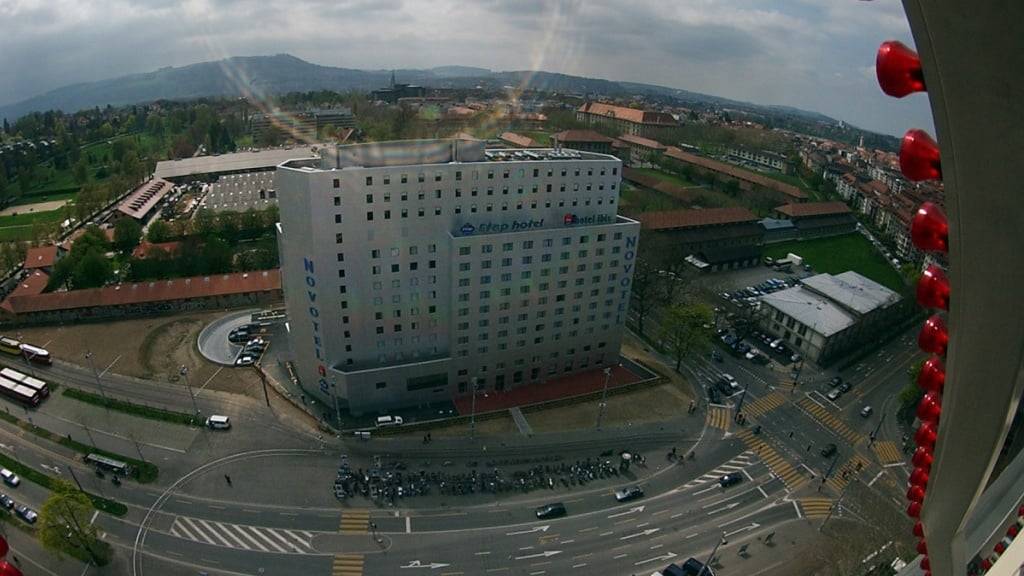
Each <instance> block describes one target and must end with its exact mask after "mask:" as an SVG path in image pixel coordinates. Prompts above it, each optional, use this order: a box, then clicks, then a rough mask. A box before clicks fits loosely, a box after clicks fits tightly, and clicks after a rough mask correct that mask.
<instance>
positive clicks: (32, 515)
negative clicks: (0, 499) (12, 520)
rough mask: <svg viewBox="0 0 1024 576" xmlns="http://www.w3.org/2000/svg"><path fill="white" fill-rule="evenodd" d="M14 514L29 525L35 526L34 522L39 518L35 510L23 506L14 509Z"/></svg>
mask: <svg viewBox="0 0 1024 576" xmlns="http://www.w3.org/2000/svg"><path fill="white" fill-rule="evenodd" d="M14 513H15V514H17V515H18V517H20V518H21V519H22V520H24V521H25V522H28V523H29V524H35V523H36V520H37V519H38V518H39V514H36V511H35V510H33V509H31V508H29V507H28V506H24V505H22V506H17V507H15V509H14Z"/></svg>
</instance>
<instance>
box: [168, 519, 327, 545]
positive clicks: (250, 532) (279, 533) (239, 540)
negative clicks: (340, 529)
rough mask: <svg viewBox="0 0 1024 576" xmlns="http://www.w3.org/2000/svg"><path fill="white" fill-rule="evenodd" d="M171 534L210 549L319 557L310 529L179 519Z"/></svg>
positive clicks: (174, 523) (172, 527)
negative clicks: (200, 543)
mask: <svg viewBox="0 0 1024 576" xmlns="http://www.w3.org/2000/svg"><path fill="white" fill-rule="evenodd" d="M170 533H171V534H172V535H174V536H176V537H178V538H183V539H185V540H192V541H193V542H202V543H204V544H210V545H211V546H221V547H225V548H236V549H239V550H250V551H252V552H272V553H282V554H317V553H318V552H317V550H316V549H314V548H313V546H312V544H311V542H312V540H313V533H312V532H309V531H307V530H285V529H283V528H264V527H261V526H247V525H243V524H229V523H226V522H214V521H212V520H201V519H199V518H189V517H188V516H176V517H175V518H174V522H173V523H172V524H171V530H170Z"/></svg>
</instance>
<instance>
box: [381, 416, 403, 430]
mask: <svg viewBox="0 0 1024 576" xmlns="http://www.w3.org/2000/svg"><path fill="white" fill-rule="evenodd" d="M403 423H404V421H403V420H402V417H401V416H378V417H377V428H383V427H384V426H401V425H402V424H403Z"/></svg>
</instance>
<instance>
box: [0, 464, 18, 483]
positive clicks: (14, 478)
mask: <svg viewBox="0 0 1024 576" xmlns="http://www.w3.org/2000/svg"><path fill="white" fill-rule="evenodd" d="M0 478H3V479H4V484H7V485H8V486H17V485H18V484H21V478H18V475H17V474H15V473H14V472H11V471H10V470H8V469H7V468H0Z"/></svg>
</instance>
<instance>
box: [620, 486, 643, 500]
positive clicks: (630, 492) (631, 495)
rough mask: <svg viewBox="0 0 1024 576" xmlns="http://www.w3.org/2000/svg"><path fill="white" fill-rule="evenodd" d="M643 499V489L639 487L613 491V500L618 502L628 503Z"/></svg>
mask: <svg viewBox="0 0 1024 576" xmlns="http://www.w3.org/2000/svg"><path fill="white" fill-rule="evenodd" d="M643 497H644V489H643V488H641V487H639V486H630V487H628V488H623V489H621V490H616V491H615V499H616V500H618V501H619V502H629V501H630V500H636V499H637V498H643Z"/></svg>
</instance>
